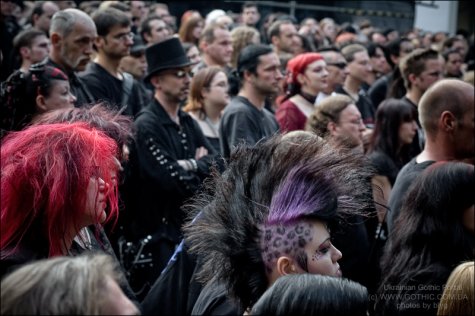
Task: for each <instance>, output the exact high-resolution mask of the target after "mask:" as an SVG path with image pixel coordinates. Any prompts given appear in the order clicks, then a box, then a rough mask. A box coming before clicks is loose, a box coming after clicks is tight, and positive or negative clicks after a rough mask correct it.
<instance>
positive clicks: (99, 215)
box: [83, 177, 109, 226]
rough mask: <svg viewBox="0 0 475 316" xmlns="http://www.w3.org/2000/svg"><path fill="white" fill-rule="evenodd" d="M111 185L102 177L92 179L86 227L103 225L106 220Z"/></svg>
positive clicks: (85, 221) (88, 188) (88, 197)
mask: <svg viewBox="0 0 475 316" xmlns="http://www.w3.org/2000/svg"><path fill="white" fill-rule="evenodd" d="M108 188H109V185H108V184H106V183H105V182H104V180H103V179H102V178H100V177H91V178H90V179H89V184H88V186H87V200H86V210H85V213H84V222H83V225H84V226H89V225H92V224H96V223H97V222H99V223H103V222H104V221H105V220H106V218H107V214H106V207H107V190H108Z"/></svg>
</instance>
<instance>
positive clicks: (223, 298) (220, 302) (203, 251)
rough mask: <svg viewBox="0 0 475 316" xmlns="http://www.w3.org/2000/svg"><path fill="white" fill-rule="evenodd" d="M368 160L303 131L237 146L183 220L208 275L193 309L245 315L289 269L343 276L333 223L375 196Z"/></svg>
mask: <svg viewBox="0 0 475 316" xmlns="http://www.w3.org/2000/svg"><path fill="white" fill-rule="evenodd" d="M366 166H367V164H366V163H365V161H364V158H363V156H362V154H359V153H354V152H351V151H349V150H335V149H334V148H332V147H331V146H330V145H329V144H327V143H326V142H325V141H321V140H319V139H318V137H317V136H315V135H312V134H310V133H308V132H303V131H302V132H299V133H296V134H294V133H289V134H287V135H285V136H274V137H273V138H271V139H270V140H267V141H264V142H261V143H258V144H256V145H255V146H253V147H244V146H243V147H239V148H238V149H237V150H236V151H235V152H234V154H233V155H232V156H231V160H230V163H229V166H228V168H227V170H226V171H225V172H224V173H223V174H222V175H221V176H219V177H215V178H214V180H213V181H212V182H210V183H208V184H207V190H206V193H204V194H203V195H202V196H200V197H198V198H197V199H196V200H195V203H193V204H192V207H193V209H198V210H201V213H200V215H199V216H198V217H197V218H196V219H195V220H194V222H193V223H191V222H190V223H188V224H187V225H185V228H184V230H185V241H186V243H187V244H188V245H189V247H190V252H191V253H194V254H196V255H197V256H198V262H199V266H200V267H201V268H200V270H199V274H198V276H197V277H198V279H199V280H200V281H202V282H203V283H205V286H204V288H203V290H202V291H201V294H200V296H199V297H198V300H197V301H196V303H195V305H194V308H193V311H192V314H193V315H203V314H206V315H217V314H220V315H238V314H239V315H242V314H243V312H244V311H245V310H246V309H249V308H250V307H252V306H253V304H254V303H255V302H256V301H257V300H258V299H259V297H260V296H261V295H262V294H263V293H264V292H265V290H266V289H267V288H268V287H269V286H270V285H272V283H273V282H274V281H275V280H277V279H278V278H279V277H280V276H283V275H287V274H296V273H311V274H322V275H330V276H334V277H340V276H341V271H340V269H339V264H338V260H339V259H340V258H341V257H342V254H341V252H340V251H339V250H338V249H336V248H335V247H334V246H333V245H332V243H331V241H330V229H329V228H330V227H338V223H339V222H341V221H345V218H346V216H347V214H355V213H362V212H363V210H364V209H366V208H367V207H368V206H369V205H370V204H371V203H372V195H371V187H370V185H369V183H370V181H369V179H371V176H372V172H371V170H369V169H368V168H367V167H366ZM365 183H367V184H368V185H365Z"/></svg>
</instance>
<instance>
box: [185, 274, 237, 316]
mask: <svg viewBox="0 0 475 316" xmlns="http://www.w3.org/2000/svg"><path fill="white" fill-rule="evenodd" d="M191 314H192V315H223V316H224V315H232V316H235V315H242V314H244V310H242V308H241V307H240V306H239V305H238V304H237V302H236V301H235V300H232V299H231V298H229V297H228V295H227V290H226V287H225V285H224V284H222V283H216V282H215V281H213V280H212V281H210V282H208V284H206V285H205V286H204V287H203V290H202V291H201V293H200V296H198V299H197V300H196V303H195V306H194V307H193V311H192V312H191Z"/></svg>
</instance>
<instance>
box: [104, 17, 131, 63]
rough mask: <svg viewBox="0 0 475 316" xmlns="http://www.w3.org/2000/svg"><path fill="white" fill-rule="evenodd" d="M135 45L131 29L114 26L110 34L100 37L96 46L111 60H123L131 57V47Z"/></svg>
mask: <svg viewBox="0 0 475 316" xmlns="http://www.w3.org/2000/svg"><path fill="white" fill-rule="evenodd" d="M133 44H134V40H133V36H132V33H131V31H130V27H122V26H119V25H116V26H113V27H112V28H111V29H110V31H109V34H107V35H106V36H99V37H98V38H97V39H96V46H97V48H98V50H99V52H100V53H101V54H104V55H105V56H107V57H109V58H110V59H111V60H116V59H121V58H122V57H124V56H127V55H129V52H130V47H131V46H132V45H133Z"/></svg>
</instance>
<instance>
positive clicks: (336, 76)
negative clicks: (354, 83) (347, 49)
mask: <svg viewBox="0 0 475 316" xmlns="http://www.w3.org/2000/svg"><path fill="white" fill-rule="evenodd" d="M318 52H319V54H320V55H322V57H323V60H325V62H326V63H327V71H328V77H327V87H326V88H325V89H323V91H322V92H319V93H318V95H317V99H316V100H315V104H319V103H320V102H321V101H322V100H323V99H326V98H327V97H329V96H330V95H332V94H334V92H335V90H336V89H337V88H340V87H341V86H343V84H344V83H345V79H346V76H347V75H348V70H347V69H346V66H347V64H346V59H345V57H343V55H342V54H341V52H340V50H339V49H338V48H336V47H327V48H322V49H320V50H318Z"/></svg>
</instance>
